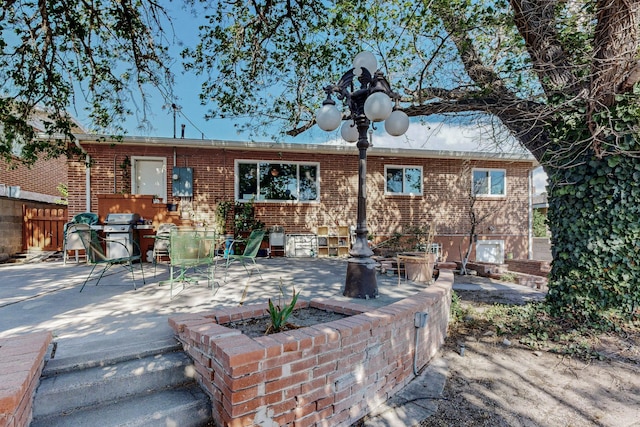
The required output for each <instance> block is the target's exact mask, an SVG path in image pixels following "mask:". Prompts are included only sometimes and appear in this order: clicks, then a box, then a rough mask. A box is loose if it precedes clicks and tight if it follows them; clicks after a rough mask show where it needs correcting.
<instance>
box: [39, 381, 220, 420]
mask: <svg viewBox="0 0 640 427" xmlns="http://www.w3.org/2000/svg"><path fill="white" fill-rule="evenodd" d="M210 420H211V406H210V403H209V400H208V398H207V396H206V395H205V394H204V392H202V390H201V389H200V387H199V386H197V385H190V386H188V387H183V388H178V389H170V390H161V391H156V392H154V393H150V394H146V395H140V396H136V397H134V398H124V399H122V400H119V401H116V402H111V403H110V404H108V405H101V406H96V407H90V408H81V409H78V410H74V411H70V412H66V413H64V414H58V415H55V416H49V417H46V418H41V417H40V418H35V419H34V420H33V422H32V423H31V425H30V427H69V426H74V427H95V426H101V427H115V426H130V427H134V426H135V427H157V426H180V427H198V426H206V425H207V423H208V422H209V421H210Z"/></svg>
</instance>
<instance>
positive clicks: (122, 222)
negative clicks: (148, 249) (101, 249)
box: [102, 213, 140, 259]
mask: <svg viewBox="0 0 640 427" xmlns="http://www.w3.org/2000/svg"><path fill="white" fill-rule="evenodd" d="M139 219H140V215H138V214H135V213H110V214H108V215H107V217H106V218H105V219H104V227H103V228H102V231H103V232H104V235H105V237H106V238H107V247H106V251H107V257H109V258H111V259H113V258H125V257H129V256H133V255H140V241H139V237H138V231H137V230H136V224H137V223H138V220H139ZM123 245H124V246H123ZM125 248H126V249H125Z"/></svg>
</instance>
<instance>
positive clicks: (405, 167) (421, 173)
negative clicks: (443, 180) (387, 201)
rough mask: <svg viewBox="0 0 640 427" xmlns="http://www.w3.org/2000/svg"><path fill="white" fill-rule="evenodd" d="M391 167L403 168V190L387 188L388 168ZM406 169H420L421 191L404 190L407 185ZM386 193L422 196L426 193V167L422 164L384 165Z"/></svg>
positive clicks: (390, 194) (388, 194)
mask: <svg viewBox="0 0 640 427" xmlns="http://www.w3.org/2000/svg"><path fill="white" fill-rule="evenodd" d="M389 168H391V169H402V189H403V191H401V192H394V191H389V190H388V189H387V170H388V169H389ZM406 169H419V170H420V191H419V192H417V193H416V192H411V191H404V189H405V188H406V187H407V185H406V182H405V180H406V173H405V170H406ZM383 181H384V184H383V185H384V194H385V195H386V196H422V195H423V193H424V169H423V167H422V166H418V165H384V180H383Z"/></svg>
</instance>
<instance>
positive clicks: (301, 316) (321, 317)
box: [224, 307, 348, 338]
mask: <svg viewBox="0 0 640 427" xmlns="http://www.w3.org/2000/svg"><path fill="white" fill-rule="evenodd" d="M345 317H348V316H347V315H346V314H341V313H336V312H334V311H326V310H320V309H319V308H313V307H308V308H301V309H298V310H295V311H294V312H293V313H291V316H289V319H287V324H286V325H285V327H283V328H282V329H281V330H280V331H279V332H282V331H287V330H292V329H298V328H303V327H305V326H313V325H318V324H320V323H328V322H332V321H334V320H339V319H344V318H345ZM270 324H271V318H270V317H268V316H267V317H254V318H252V319H245V320H238V321H236V322H229V323H225V324H224V326H226V327H227V328H232V329H239V330H240V331H242V333H243V334H245V335H247V336H249V337H251V338H256V337H259V336H262V335H265V334H266V331H267V328H268V327H269V325H270Z"/></svg>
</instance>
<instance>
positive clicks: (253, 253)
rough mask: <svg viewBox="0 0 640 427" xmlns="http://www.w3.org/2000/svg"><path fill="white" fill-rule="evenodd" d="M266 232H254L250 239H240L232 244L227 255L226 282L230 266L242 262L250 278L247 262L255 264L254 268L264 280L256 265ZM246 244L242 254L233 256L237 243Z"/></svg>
mask: <svg viewBox="0 0 640 427" xmlns="http://www.w3.org/2000/svg"><path fill="white" fill-rule="evenodd" d="M264 235H265V231H264V230H253V231H252V232H251V234H250V235H249V237H248V238H247V239H246V240H243V239H238V240H234V241H233V242H231V247H230V248H229V249H230V250H229V253H228V254H227V255H226V260H225V261H226V262H225V269H224V281H225V282H226V281H227V274H228V272H229V265H230V264H231V263H232V262H234V261H240V262H241V263H242V266H243V267H244V270H245V271H246V272H247V274H248V275H249V276H251V273H250V272H249V269H248V268H247V262H248V261H251V262H252V263H253V266H254V268H255V269H256V271H257V272H258V274H259V275H260V279H262V280H264V278H263V277H262V273H261V272H260V269H259V268H258V264H256V257H257V256H258V251H259V250H260V245H261V244H262V240H263V239H264ZM239 242H244V243H245V244H246V245H245V248H244V251H243V252H242V254H238V255H236V254H233V253H232V252H233V246H234V244H236V243H239Z"/></svg>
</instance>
